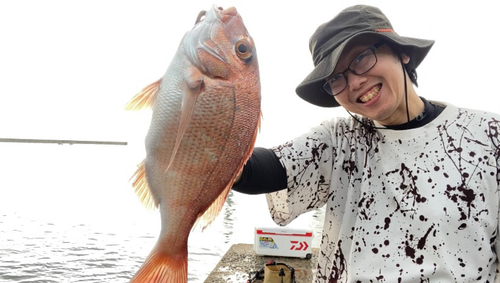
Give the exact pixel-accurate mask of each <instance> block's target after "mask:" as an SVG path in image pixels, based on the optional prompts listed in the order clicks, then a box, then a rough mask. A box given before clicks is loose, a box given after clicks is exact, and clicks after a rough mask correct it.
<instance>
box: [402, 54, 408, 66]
mask: <svg viewBox="0 0 500 283" xmlns="http://www.w3.org/2000/svg"><path fill="white" fill-rule="evenodd" d="M401 60H402V61H403V64H405V65H406V64H408V63H410V56H408V55H406V54H405V53H402V54H401Z"/></svg>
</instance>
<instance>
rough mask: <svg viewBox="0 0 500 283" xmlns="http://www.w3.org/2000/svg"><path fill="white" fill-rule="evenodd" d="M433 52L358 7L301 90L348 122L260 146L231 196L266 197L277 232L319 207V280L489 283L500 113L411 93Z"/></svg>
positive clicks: (330, 32)
mask: <svg viewBox="0 0 500 283" xmlns="http://www.w3.org/2000/svg"><path fill="white" fill-rule="evenodd" d="M433 43H434V41H432V40H423V39H415V38H409V37H403V36H399V35H398V34H397V33H396V32H394V31H393V29H392V26H391V24H390V22H389V20H388V19H387V18H386V17H385V15H384V14H383V13H382V12H381V11H380V10H379V9H377V8H375V7H370V6H364V5H357V6H353V7H349V8H347V9H345V10H343V11H341V12H340V13H339V14H338V15H337V16H336V17H335V18H333V19H332V20H331V21H329V22H327V23H325V24H323V25H321V26H320V27H319V28H318V29H317V30H316V32H315V33H314V34H313V35H312V37H311V40H310V49H311V53H312V57H313V61H314V65H315V68H314V70H313V71H312V72H311V73H310V74H309V75H308V76H307V77H306V78H305V79H304V80H303V81H302V83H300V85H299V86H298V87H297V90H296V91H297V94H298V95H299V96H300V97H301V98H303V99H304V100H306V101H308V102H310V103H312V104H315V105H318V106H322V107H337V106H342V107H343V108H345V109H346V110H347V111H348V113H349V114H351V116H350V117H348V118H334V119H332V120H331V121H326V122H324V123H322V124H321V125H319V126H317V127H315V128H313V129H312V130H311V131H310V132H308V133H305V134H304V135H302V136H300V137H297V138H296V139H294V140H292V141H290V142H288V143H286V144H283V145H280V146H277V147H275V148H272V149H264V148H255V150H254V153H253V155H252V157H251V158H250V160H249V161H248V163H247V165H246V166H245V168H244V170H243V172H242V174H241V176H240V178H239V179H238V181H237V182H236V183H235V185H234V187H233V189H234V190H236V191H239V192H242V193H248V194H258V193H266V198H267V202H268V204H269V209H270V212H271V215H272V217H273V219H274V221H275V222H276V223H278V224H279V225H287V224H288V223H290V222H291V221H292V220H293V219H295V218H297V217H298V216H299V215H301V214H303V213H305V212H308V211H311V210H313V209H316V208H319V207H322V206H323V205H326V210H325V211H326V215H325V222H324V227H323V233H322V239H321V247H320V248H321V251H320V253H319V258H318V266H317V272H316V275H315V278H316V279H315V282H417V281H418V282H472V281H474V282H476V281H481V282H494V281H495V279H496V273H497V253H496V251H497V249H498V240H497V235H498V222H499V221H498V215H499V189H500V185H499V184H500V136H499V131H500V115H497V114H493V113H488V112H484V111H477V110H471V109H463V108H457V107H455V106H453V105H452V104H449V103H443V102H435V101H427V100H426V99H424V98H423V97H419V96H418V95H417V93H416V90H415V88H414V85H417V77H416V71H415V69H416V68H417V67H418V65H419V64H420V63H421V62H422V60H423V59H424V58H425V56H426V55H427V53H428V51H429V50H430V49H431V47H432V45H433Z"/></svg>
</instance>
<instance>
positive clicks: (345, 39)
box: [295, 5, 434, 107]
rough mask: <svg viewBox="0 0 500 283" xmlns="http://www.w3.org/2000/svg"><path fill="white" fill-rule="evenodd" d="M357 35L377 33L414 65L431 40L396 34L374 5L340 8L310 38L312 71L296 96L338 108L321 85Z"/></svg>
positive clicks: (416, 64)
mask: <svg viewBox="0 0 500 283" xmlns="http://www.w3.org/2000/svg"><path fill="white" fill-rule="evenodd" d="M360 35H376V36H377V37H380V38H381V39H383V40H384V41H386V42H387V43H390V44H393V45H397V46H399V48H400V49H401V50H403V52H405V53H406V54H408V55H409V56H411V59H410V62H411V63H412V64H413V65H412V67H413V68H417V66H418V65H420V63H421V62H422V60H424V58H425V56H426V55H427V53H428V52H429V50H430V49H431V47H432V45H433V44H434V40H427V39H418V38H412V37H404V36H399V35H398V34H397V33H396V32H394V30H393V28H392V25H391V23H390V21H389V19H388V18H387V17H386V16H385V15H384V14H383V13H382V11H381V10H380V9H379V8H377V7H372V6H367V5H356V6H351V7H348V8H346V9H344V10H342V11H341V12H340V13H339V14H338V15H337V16H335V17H334V18H333V19H332V20H330V21H329V22H326V23H324V24H322V25H321V26H319V27H318V28H317V29H316V31H315V32H314V34H313V35H312V36H311V38H310V40H309V49H310V51H311V55H312V58H313V62H314V66H315V68H314V70H312V72H311V73H309V75H308V76H307V77H306V78H305V79H304V80H303V81H302V82H301V83H300V84H299V85H298V86H297V88H296V90H295V91H296V93H297V95H298V96H299V97H301V98H302V99H304V100H306V101H307V102H309V103H312V104H314V105H317V106H322V107H337V106H339V104H338V102H337V101H336V100H335V99H334V98H333V97H332V96H331V95H330V94H328V93H327V92H326V91H325V90H324V89H323V85H324V83H325V80H326V78H327V77H328V76H330V75H331V73H332V72H333V70H334V69H335V66H336V65H337V62H338V60H339V57H340V55H341V54H342V51H343V50H344V47H345V46H346V45H347V43H349V41H351V40H352V39H353V38H356V37H358V36H360Z"/></svg>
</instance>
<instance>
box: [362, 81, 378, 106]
mask: <svg viewBox="0 0 500 283" xmlns="http://www.w3.org/2000/svg"><path fill="white" fill-rule="evenodd" d="M381 87H382V86H381V85H380V84H378V85H376V86H374V87H373V88H372V89H370V90H369V91H368V92H367V93H366V94H365V95H363V96H361V97H360V98H358V102H361V103H367V102H369V101H370V100H372V99H373V98H374V97H375V96H377V94H378V93H379V91H380V88H381Z"/></svg>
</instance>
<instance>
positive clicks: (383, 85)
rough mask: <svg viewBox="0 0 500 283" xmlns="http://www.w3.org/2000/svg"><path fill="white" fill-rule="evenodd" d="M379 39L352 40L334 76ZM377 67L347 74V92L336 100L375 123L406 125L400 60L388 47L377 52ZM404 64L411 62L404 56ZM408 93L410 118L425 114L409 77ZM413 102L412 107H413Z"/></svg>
mask: <svg viewBox="0 0 500 283" xmlns="http://www.w3.org/2000/svg"><path fill="white" fill-rule="evenodd" d="M379 41H380V39H379V38H374V37H360V38H356V39H353V40H352V41H351V42H350V43H349V44H348V45H347V46H346V47H345V48H344V51H343V53H342V55H341V56H340V59H339V61H338V64H337V66H336V67H335V70H334V71H333V73H332V74H337V73H341V72H343V71H344V70H346V69H347V68H348V66H349V64H351V62H353V60H357V59H358V56H359V55H360V54H361V53H362V52H363V51H365V50H366V49H367V48H369V47H370V46H372V45H374V44H376V43H378V42H379ZM375 54H376V57H377V63H376V64H375V65H374V66H373V67H372V68H371V69H370V70H369V71H367V72H366V73H364V74H362V75H356V74H354V73H353V72H352V71H350V70H348V71H346V72H344V75H345V77H346V78H347V86H346V88H345V89H344V90H343V91H342V92H340V93H339V94H338V95H336V96H335V99H336V100H337V102H338V103H339V104H340V105H341V106H342V107H344V108H345V109H346V110H348V111H350V112H353V113H357V114H360V115H362V116H364V117H367V118H370V119H372V120H375V121H377V122H379V123H381V124H383V125H398V124H403V123H405V122H407V115H406V113H407V109H406V102H405V95H404V94H405V86H404V80H405V77H404V75H403V67H402V65H401V61H400V60H399V58H398V56H397V55H396V54H394V53H393V51H392V50H391V48H390V47H389V46H388V45H387V44H383V45H381V46H380V47H378V48H377V49H376V50H375ZM401 60H402V63H403V64H407V63H408V62H409V60H410V58H409V57H408V56H406V55H404V54H403V55H402V56H401ZM406 79H407V89H408V98H409V103H408V104H409V105H410V108H411V109H409V111H410V118H413V117H414V116H416V115H418V114H419V113H420V111H422V110H423V103H422V102H421V100H420V98H419V97H418V96H417V94H416V93H415V90H414V88H413V85H412V84H411V82H410V80H409V78H408V76H406ZM410 102H411V103H410Z"/></svg>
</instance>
